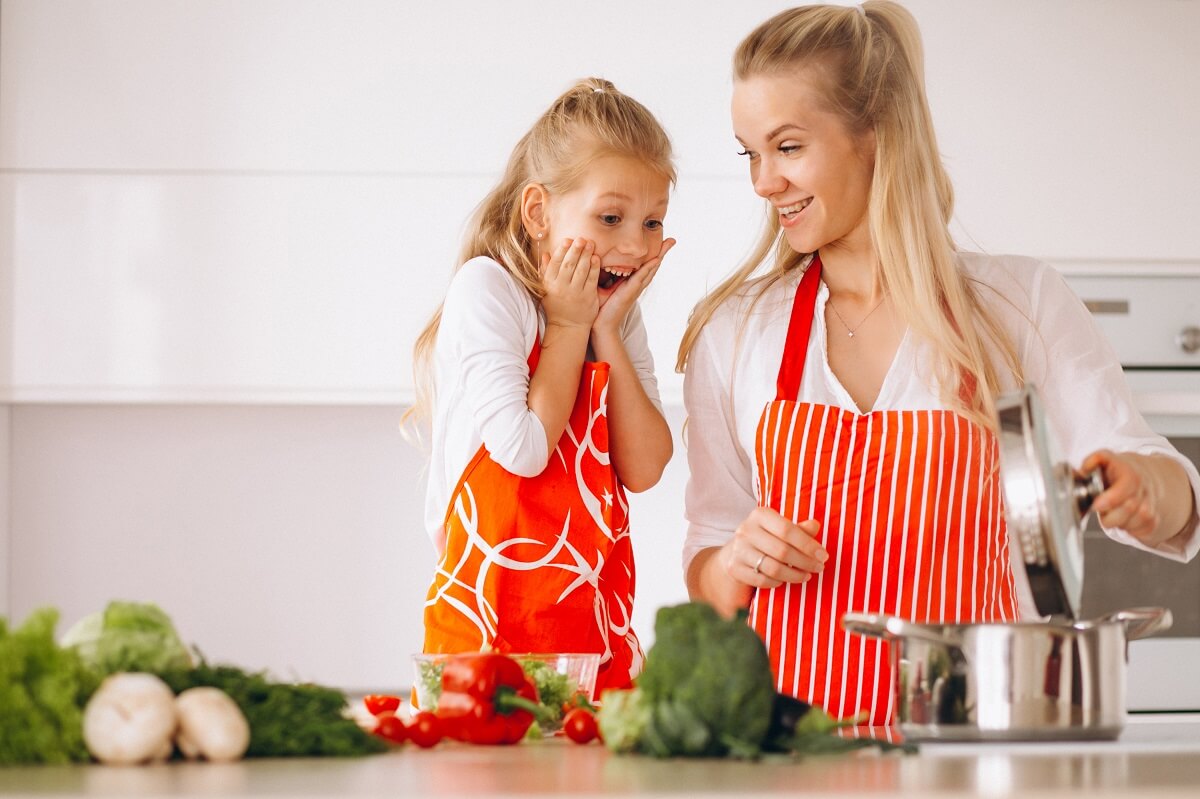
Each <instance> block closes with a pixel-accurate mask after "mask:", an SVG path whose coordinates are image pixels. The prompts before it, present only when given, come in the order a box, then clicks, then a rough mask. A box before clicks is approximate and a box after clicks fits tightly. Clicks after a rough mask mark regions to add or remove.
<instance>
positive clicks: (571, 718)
mask: <svg viewBox="0 0 1200 799" xmlns="http://www.w3.org/2000/svg"><path fill="white" fill-rule="evenodd" d="M563 732H564V733H565V734H566V736H567V737H568V738H570V739H571V740H572V741H574V742H575V743H577V744H585V743H588V742H589V741H591V740H592V739H594V738H596V737H597V736H598V735H599V732H600V731H599V730H598V729H597V728H596V717H595V716H593V715H592V714H591V713H590V712H588V711H587V710H584V709H583V708H581V707H577V708H572V709H571V711H570V712H568V713H567V715H565V716H563Z"/></svg>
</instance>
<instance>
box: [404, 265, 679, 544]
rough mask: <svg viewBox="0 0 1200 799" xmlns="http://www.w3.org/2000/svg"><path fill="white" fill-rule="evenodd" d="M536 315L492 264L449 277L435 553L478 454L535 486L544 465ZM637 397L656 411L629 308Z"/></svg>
mask: <svg viewBox="0 0 1200 799" xmlns="http://www.w3.org/2000/svg"><path fill="white" fill-rule="evenodd" d="M544 326H545V323H544V320H543V319H542V317H541V313H540V308H539V306H538V304H537V303H536V302H535V301H534V299H533V298H532V297H530V296H529V293H528V292H527V291H526V290H525V288H524V287H523V286H522V285H521V284H520V283H518V282H517V281H516V280H515V279H514V278H513V277H512V276H511V275H510V274H509V273H508V272H507V271H506V270H505V269H504V267H503V266H501V265H500V264H499V263H497V262H496V261H494V260H492V259H491V258H484V257H479V258H472V259H471V260H470V261H467V262H466V263H465V264H463V265H462V267H461V268H460V269H459V270H458V271H457V272H456V273H455V275H454V278H453V279H452V280H451V282H450V288H449V289H448V291H447V293H446V300H445V303H444V305H443V306H442V321H441V325H440V327H439V328H438V336H437V343H436V345H435V346H434V351H433V384H434V403H433V404H434V408H433V419H432V437H431V441H430V446H431V454H430V463H429V486H428V488H427V490H426V493H425V528H426V531H427V532H428V533H429V536H430V537H431V538H432V539H433V542H434V545H435V546H436V547H437V549H438V551H439V552H441V549H442V544H443V540H442V538H443V531H442V523H443V521H444V520H445V514H446V507H447V505H448V504H449V502H450V493H451V492H452V491H453V490H454V489H455V487H456V486H457V485H458V481H459V478H460V477H462V473H463V470H464V469H466V467H467V464H469V463H470V462H471V459H472V458H474V457H475V453H476V452H478V451H479V447H480V445H481V444H483V445H485V446H486V447H487V451H488V454H489V455H490V456H491V458H492V460H494V461H495V462H496V463H497V464H499V465H500V466H502V467H504V468H505V469H507V470H508V471H510V472H512V473H513V474H516V475H520V476H522V477H533V476H535V475H538V474H541V472H542V470H543V469H545V468H546V464H547V462H548V461H549V453H548V452H547V448H546V428H545V427H544V426H543V425H542V422H541V420H540V419H538V417H537V415H536V414H534V412H533V411H531V410H530V409H529V363H528V360H529V353H530V351H531V350H532V349H533V343H534V341H535V340H536V338H537V337H538V336H539V334H540V333H541V331H542V330H543V329H544ZM621 338H622V340H623V341H624V342H625V351H626V352H627V353H628V354H629V360H630V361H631V362H632V363H633V366H634V369H635V370H636V371H637V375H638V378H639V380H640V381H641V384H642V388H643V389H644V390H645V392H646V395H647V396H648V397H649V398H650V401H651V402H653V403H654V405H655V407H657V408H658V409H659V411H661V410H662V402H661V400H660V399H659V394H658V381H657V380H656V379H655V377H654V359H653V357H652V356H651V355H650V348H649V345H648V342H647V338H646V328H645V325H644V324H643V323H642V313H641V310H640V308H639V307H638V306H637V305H634V307H633V309H632V310H630V312H629V315H628V316H626V317H625V322H624V324H623V325H622V327H621Z"/></svg>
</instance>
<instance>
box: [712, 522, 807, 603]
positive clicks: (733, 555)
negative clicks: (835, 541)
mask: <svg viewBox="0 0 1200 799" xmlns="http://www.w3.org/2000/svg"><path fill="white" fill-rule="evenodd" d="M820 532H821V524H820V522H818V521H816V520H815V519H808V520H807V521H803V522H801V523H800V524H793V523H792V522H791V521H790V520H789V519H787V518H786V517H784V516H782V515H780V514H779V513H777V512H776V511H774V510H772V509H771V508H762V507H759V508H755V509H754V510H753V511H751V512H750V515H749V516H747V517H746V518H745V519H744V520H743V521H742V523H741V524H740V525H738V528H737V530H735V531H734V534H733V538H731V539H730V540H729V543H727V544H725V546H723V547H721V552H720V559H721V565H722V566H723V567H724V569H725V573H726V574H728V575H729V576H730V577H732V578H733V579H734V580H736V581H737V582H739V583H743V584H745V585H751V586H754V587H756V588H775V587H776V586H779V585H782V584H783V583H803V582H807V581H808V580H809V579H810V578H811V577H812V576H813V575H814V574H820V572H821V570H822V569H824V568H825V562H826V561H827V560H829V553H828V552H827V551H825V548H824V547H823V546H821V543H820V542H819V541H817V535H818V534H819V533H820Z"/></svg>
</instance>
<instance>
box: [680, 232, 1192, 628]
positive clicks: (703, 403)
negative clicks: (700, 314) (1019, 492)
mask: <svg viewBox="0 0 1200 799" xmlns="http://www.w3.org/2000/svg"><path fill="white" fill-rule="evenodd" d="M960 262H961V264H962V267H963V269H965V271H966V273H967V274H968V275H969V276H970V277H971V278H972V279H974V280H976V281H978V282H979V283H980V284H982V286H979V287H978V288H979V290H980V293H981V294H980V295H981V297H982V299H983V301H984V302H987V303H989V304H990V306H991V309H992V311H993V313H994V314H995V315H996V317H997V319H998V320H999V321H1000V323H1001V324H1002V325H1003V326H1004V329H1005V330H1006V332H1007V333H1008V335H1009V336H1010V337H1011V340H1012V341H1013V342H1014V344H1015V345H1016V351H1017V353H1018V355H1019V356H1020V359H1021V363H1022V365H1023V367H1024V371H1025V379H1026V380H1027V381H1028V382H1032V383H1034V384H1035V385H1036V386H1037V387H1038V389H1039V392H1040V394H1041V398H1042V404H1043V406H1044V408H1045V411H1046V415H1047V424H1048V426H1049V429H1050V430H1051V431H1052V434H1053V439H1054V441H1053V442H1052V444H1051V446H1052V447H1054V448H1056V449H1057V454H1058V455H1059V456H1060V457H1059V458H1057V459H1056V460H1065V461H1066V462H1067V463H1070V464H1072V465H1073V466H1078V465H1079V464H1080V463H1081V462H1082V461H1083V459H1084V458H1085V457H1086V456H1087V455H1089V454H1091V453H1092V452H1094V451H1096V450H1098V449H1104V448H1107V449H1111V450H1114V451H1126V452H1138V453H1146V454H1149V453H1158V454H1162V455H1166V456H1168V457H1171V458H1174V459H1175V460H1177V461H1178V462H1179V463H1180V464H1182V465H1183V467H1184V469H1185V470H1186V471H1187V474H1188V478H1189V479H1190V480H1191V483H1192V492H1193V496H1194V497H1200V475H1198V474H1197V471H1196V467H1195V466H1194V465H1193V464H1192V463H1191V461H1189V460H1188V459H1187V458H1185V457H1183V455H1181V454H1180V453H1179V452H1178V451H1177V450H1175V448H1174V447H1172V446H1171V444H1170V443H1169V442H1168V441H1167V440H1166V439H1165V438H1163V437H1162V436H1160V435H1158V434H1157V433H1155V432H1154V431H1152V430H1151V429H1150V427H1149V426H1148V425H1147V424H1146V422H1145V420H1144V419H1143V418H1142V416H1141V414H1140V413H1139V412H1138V411H1137V409H1136V408H1135V407H1134V404H1133V396H1132V393H1131V392H1130V390H1129V386H1128V384H1127V383H1126V381H1125V377H1124V374H1123V373H1122V371H1121V365H1120V363H1119V362H1118V360H1117V356H1116V353H1115V352H1114V351H1113V349H1112V347H1111V345H1110V344H1109V343H1108V341H1107V340H1106V339H1105V338H1104V335H1103V334H1102V333H1101V332H1100V331H1099V329H1098V328H1097V326H1096V324H1095V321H1094V320H1093V319H1092V317H1091V314H1090V313H1089V312H1088V310H1087V308H1086V307H1085V306H1084V305H1083V303H1082V302H1081V301H1080V300H1079V298H1078V297H1076V296H1075V294H1074V293H1073V292H1072V291H1071V289H1070V287H1069V286H1067V284H1066V281H1064V280H1063V279H1062V276H1061V275H1059V274H1058V273H1057V272H1056V271H1055V270H1054V269H1053V268H1052V267H1050V266H1049V265H1047V264H1045V263H1042V262H1040V261H1036V260H1034V259H1032V258H1024V257H1019V256H988V255H980V254H977V253H962V254H960ZM800 275H801V270H799V269H797V270H794V272H793V274H791V275H788V276H786V277H784V278H783V279H780V280H778V281H776V282H775V283H774V284H773V285H771V286H770V287H768V288H767V289H766V290H765V291H764V293H763V295H762V297H761V299H760V300H759V301H758V303H757V304H756V305H755V306H754V308H753V310H752V311H751V312H750V314H749V316H748V317H747V316H746V315H745V314H744V312H743V309H744V308H746V307H748V306H749V303H750V298H751V297H752V291H753V287H751V288H750V289H748V290H747V291H746V292H744V293H743V294H742V295H741V296H739V297H735V298H734V299H733V300H731V301H730V302H727V303H725V304H724V305H723V306H721V307H720V308H719V309H718V310H717V312H716V313H715V314H714V315H713V317H712V319H711V321H710V322H709V323H708V325H706V326H705V328H704V330H703V332H702V333H701V334H700V336H699V338H698V339H697V340H696V345H695V347H694V348H693V350H692V352H691V354H690V356H689V358H688V368H687V373H686V375H685V376H684V405H685V407H686V410H687V419H688V422H687V456H688V467H689V475H690V476H689V479H688V485H687V493H686V497H685V509H686V510H685V512H686V517H687V521H688V531H687V539H686V541H685V543H684V551H683V568H684V573H685V574H686V573H687V569H688V566H689V565H690V563H691V561H692V558H694V557H695V556H696V553H697V552H699V551H700V550H701V549H705V548H707V547H717V546H721V545H723V544H724V543H725V542H727V541H728V540H729V539H730V538H732V536H733V531H734V530H735V529H736V528H737V526H738V525H739V524H741V522H742V520H743V519H745V517H746V516H747V515H748V514H749V513H750V511H752V510H753V509H754V508H755V506H756V505H757V502H756V501H755V498H754V491H753V484H754V458H753V452H754V437H755V432H756V430H757V427H758V420H759V416H760V414H761V413H762V410H763V408H764V407H765V406H766V404H767V403H769V402H771V401H772V400H774V399H775V380H776V377H777V375H778V372H779V364H780V360H781V359H782V357H783V348H784V341H785V339H786V337H787V327H788V321H789V318H790V312H791V307H792V300H793V299H794V297H795V294H796V287H797V285H798V284H799V281H800ZM828 298H829V289H828V288H827V287H826V286H825V285H824V283H822V284H821V287H820V289H819V291H818V294H817V304H816V309H815V313H814V316H815V318H814V320H813V327H812V335H811V337H810V339H809V344H808V356H807V360H806V362H805V367H804V375H803V378H802V380H801V383H800V396H799V400H800V401H801V402H808V403H813V404H822V405H831V406H835V407H839V408H845V409H849V410H854V411H860V412H865V411H866V410H937V409H944V407H945V406H944V403H942V401H941V400H940V399H939V398H938V391H937V385H936V383H935V382H934V380H933V378H932V375H931V370H930V369H929V368H928V367H929V364H930V360H929V355H930V353H929V350H928V345H926V344H924V343H922V342H920V341H918V340H916V337H915V336H913V335H912V334H911V331H910V332H909V333H907V334H906V335H905V336H904V339H903V341H902V342H901V344H900V347H899V349H898V351H897V353H896V357H895V360H894V361H893V362H892V365H891V367H890V369H889V371H888V373H887V375H886V376H885V378H884V381H883V386H882V388H881V389H880V392H879V397H878V398H877V399H876V400H875V406H874V407H873V408H870V409H861V410H860V409H859V408H857V406H856V405H855V403H854V401H853V400H852V399H851V398H850V395H849V394H848V393H847V392H846V389H845V388H843V387H842V385H841V383H840V382H838V379H837V377H836V376H835V375H834V373H833V371H832V370H831V369H830V367H829V359H828V356H827V348H826V344H825V341H826V335H827V331H826V328H825V313H824V308H825V303H826V301H827V300H828ZM1015 388H1017V386H1016V385H1008V386H1002V390H1003V391H1009V390H1013V389H1015ZM1196 502H1197V505H1198V506H1200V499H1198V500H1196ZM1198 528H1200V520H1198V519H1197V517H1196V516H1193V518H1192V520H1191V522H1190V523H1189V527H1188V530H1187V531H1185V532H1184V533H1182V534H1181V535H1178V536H1176V537H1174V538H1172V539H1171V540H1170V541H1167V542H1165V543H1164V544H1162V545H1160V546H1159V547H1158V548H1156V549H1151V548H1149V547H1146V546H1145V545H1144V544H1142V543H1141V542H1139V541H1137V539H1135V538H1133V537H1132V536H1131V535H1129V534H1128V533H1126V532H1125V531H1124V530H1120V529H1108V530H1106V531H1105V532H1107V533H1108V535H1109V536H1110V537H1111V538H1113V539H1115V540H1117V541H1120V542H1122V543H1125V544H1129V545H1130V546H1134V547H1138V548H1139V549H1148V550H1149V551H1153V552H1156V553H1157V554H1160V555H1163V556H1164V557H1168V558H1172V559H1175V560H1181V561H1182V560H1189V559H1190V558H1192V557H1193V556H1195V554H1196V552H1197V550H1200V532H1198ZM1010 552H1011V553H1013V555H1014V557H1015V555H1016V553H1017V552H1018V547H1017V546H1016V545H1015V544H1014V545H1013V546H1011V547H1010ZM1014 577H1015V579H1016V584H1017V590H1018V599H1019V603H1020V608H1021V615H1022V616H1023V617H1032V616H1036V615H1037V614H1036V612H1034V610H1033V607H1034V606H1033V598H1032V594H1031V592H1030V589H1029V586H1028V582H1027V580H1026V579H1025V570H1024V569H1023V568H1016V569H1014Z"/></svg>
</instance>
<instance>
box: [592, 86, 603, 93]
mask: <svg viewBox="0 0 1200 799" xmlns="http://www.w3.org/2000/svg"><path fill="white" fill-rule="evenodd" d="M592 94H604V87H603V86H601V87H599V88H596V87H593V88H592Z"/></svg>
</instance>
